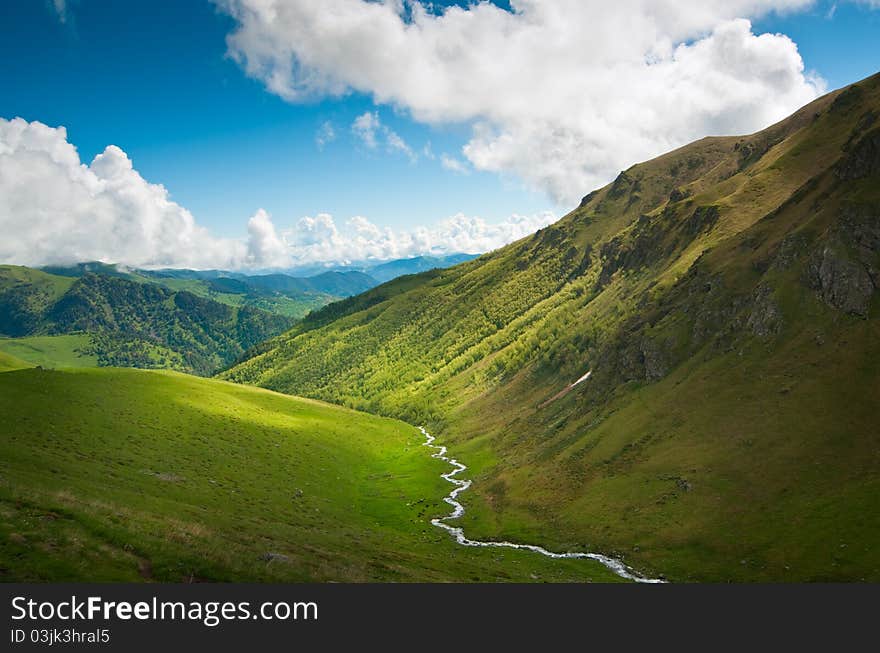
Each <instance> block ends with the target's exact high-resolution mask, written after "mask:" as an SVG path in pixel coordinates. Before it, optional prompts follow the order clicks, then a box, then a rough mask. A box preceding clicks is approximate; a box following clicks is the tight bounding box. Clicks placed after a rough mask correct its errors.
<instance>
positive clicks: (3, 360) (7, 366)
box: [0, 351, 33, 372]
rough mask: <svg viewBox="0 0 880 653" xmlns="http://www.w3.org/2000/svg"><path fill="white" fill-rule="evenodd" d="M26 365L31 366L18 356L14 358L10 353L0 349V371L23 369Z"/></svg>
mask: <svg viewBox="0 0 880 653" xmlns="http://www.w3.org/2000/svg"><path fill="white" fill-rule="evenodd" d="M28 367H33V365H31V364H30V363H28V362H27V361H23V360H21V359H20V358H16V357H15V356H12V355H11V354H7V353H6V352H4V351H0V372H11V371H12V370H23V369H25V368H28Z"/></svg>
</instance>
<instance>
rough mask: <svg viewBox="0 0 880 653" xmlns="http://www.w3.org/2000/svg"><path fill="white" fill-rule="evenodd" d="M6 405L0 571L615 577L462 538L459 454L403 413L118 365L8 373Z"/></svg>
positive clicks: (0, 376) (13, 574)
mask: <svg viewBox="0 0 880 653" xmlns="http://www.w3.org/2000/svg"><path fill="white" fill-rule="evenodd" d="M19 365H20V363H16V362H15V361H14V360H13V359H11V358H9V357H6V356H2V357H0V369H7V370H8V369H9V368H15V367H18V366H19ZM0 414H2V415H3V422H2V429H0V579H2V580H3V581H138V580H142V581H171V582H190V581H520V582H535V581H554V582H558V581H588V580H593V581H615V580H619V579H618V578H617V577H616V576H614V575H613V574H611V572H609V571H608V570H607V569H605V568H604V567H603V566H601V565H599V564H598V563H595V562H593V561H589V560H563V561H557V560H549V559H546V558H542V557H541V556H537V555H535V554H532V553H528V552H520V551H507V550H491V549H469V548H464V547H461V546H459V545H457V544H455V543H454V542H453V541H452V540H451V539H450V538H449V537H448V536H447V534H446V533H444V532H442V531H440V530H439V529H436V528H434V527H433V526H432V525H431V524H430V523H429V521H430V519H431V518H432V517H435V516H439V515H444V514H446V513H447V512H448V506H447V505H446V504H445V503H443V502H442V501H441V499H442V497H443V496H444V495H445V494H447V493H448V492H449V489H450V487H451V486H450V485H449V484H448V483H447V482H445V481H444V480H442V479H441V478H440V474H441V473H443V472H445V471H447V470H448V469H449V468H448V466H447V465H446V464H445V463H442V462H441V461H438V460H434V459H432V458H431V457H430V451H429V450H428V449H427V448H426V447H424V446H422V443H423V438H422V436H421V434H420V433H419V432H418V431H417V429H415V428H414V427H413V426H410V425H408V424H405V423H403V422H400V421H397V420H393V419H387V418H382V417H376V416H372V415H367V414H364V413H360V412H356V411H353V410H348V409H345V408H340V407H336V406H331V405H328V404H324V403H321V402H317V401H312V400H307V399H297V398H292V397H288V396H284V395H279V394H276V393H273V392H270V391H267V390H262V389H256V388H248V387H242V386H236V385H233V384H230V383H226V382H222V381H214V380H206V379H200V378H196V377H192V376H187V375H183V374H179V373H174V372H158V371H144V370H133V369H112V368H100V369H76V370H73V369H70V370H60V371H56V370H46V369H36V368H30V369H17V370H10V371H4V372H2V373H0ZM463 498H464V500H465V502H466V500H467V496H466V495H465V496H464V497H463Z"/></svg>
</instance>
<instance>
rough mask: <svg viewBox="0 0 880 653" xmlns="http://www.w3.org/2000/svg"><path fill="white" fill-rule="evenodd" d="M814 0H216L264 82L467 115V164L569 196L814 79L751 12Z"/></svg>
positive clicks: (297, 91) (736, 125)
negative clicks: (438, 3)
mask: <svg viewBox="0 0 880 653" xmlns="http://www.w3.org/2000/svg"><path fill="white" fill-rule="evenodd" d="M811 1H812V0H621V1H620V2H616V3H614V5H613V7H609V5H608V4H607V3H601V2H584V1H583V0H512V1H511V2H510V6H511V9H512V10H511V11H507V10H505V9H502V8H500V7H498V6H495V5H493V4H490V3H486V2H481V3H476V4H473V5H469V6H467V7H459V6H452V7H447V8H443V9H439V10H437V9H435V8H433V6H432V5H431V4H430V3H426V2H418V1H416V0H410V1H409V2H401V1H400V0H384V1H378V2H366V1H363V0H325V1H324V2H320V3H316V2H312V1H311V0H215V2H216V3H217V4H218V5H219V6H220V7H221V9H223V10H224V11H226V12H227V13H229V14H230V15H232V16H233V17H234V18H235V20H236V21H237V28H236V29H235V31H234V32H233V33H231V34H230V35H229V37H228V45H229V51H230V53H231V54H232V56H233V57H234V58H235V59H236V60H237V61H238V62H239V63H240V64H241V65H242V67H243V68H244V70H245V71H246V73H247V74H248V75H250V76H252V77H255V78H257V79H260V80H262V81H263V83H264V84H265V85H266V87H267V89H268V90H270V91H271V92H273V93H275V94H277V95H279V96H281V97H283V98H285V99H287V100H289V101H293V102H296V101H302V100H305V99H308V98H313V97H320V96H340V95H343V94H345V93H347V92H350V91H352V90H354V91H358V92H363V93H368V94H371V95H372V96H373V98H374V99H375V101H376V102H377V103H379V104H389V105H393V106H395V107H397V108H400V109H404V110H407V111H408V112H409V113H410V115H411V116H412V117H413V118H414V119H416V120H418V121H422V122H426V123H445V122H458V123H467V124H470V125H472V128H473V134H472V138H471V139H470V141H469V142H468V144H467V145H466V146H465V147H464V150H463V155H464V156H465V157H466V158H467V160H468V161H469V163H470V164H471V165H472V166H473V167H475V168H477V169H481V170H490V171H496V172H499V173H502V174H514V175H517V176H519V177H520V178H522V179H523V180H525V181H526V182H528V183H529V184H530V185H532V186H534V187H537V188H541V189H543V190H545V191H546V192H548V193H549V194H550V195H551V196H552V197H553V198H554V199H556V200H557V201H559V202H564V203H571V202H574V201H576V200H577V199H579V198H580V197H581V196H582V195H583V194H584V192H585V191H586V190H589V189H590V188H593V187H596V186H598V185H600V184H602V183H604V182H606V181H607V180H609V179H610V178H612V177H613V176H614V175H615V174H616V173H617V172H618V171H619V170H621V169H623V168H626V167H628V166H629V165H630V164H632V163H634V162H636V161H639V160H644V159H647V158H650V157H652V156H655V155H658V154H660V153H662V152H664V151H666V150H669V149H671V148H674V147H676V146H679V145H682V144H684V143H686V142H689V141H691V140H694V139H696V138H699V137H702V136H705V135H707V134H721V133H742V132H751V131H754V130H757V129H759V128H761V127H764V126H766V125H768V124H770V123H772V122H774V121H776V120H778V119H781V118H783V117H784V116H786V115H788V114H789V113H791V112H792V111H793V110H795V109H796V108H798V107H799V106H801V105H803V104H805V103H807V102H809V101H810V100H812V99H814V98H815V97H816V96H817V95H819V94H820V93H821V92H823V91H824V84H823V82H822V81H821V80H820V79H818V78H816V77H813V76H811V75H809V74H807V73H805V71H804V65H803V61H802V59H801V57H800V55H799V53H798V50H797V46H796V45H795V44H794V42H792V41H791V40H790V39H789V38H788V37H786V36H784V35H781V34H755V33H754V32H753V31H752V27H751V23H750V22H749V20H747V19H749V18H755V17H759V16H761V15H764V14H766V13H767V12H770V11H793V10H798V9H802V8H805V7H807V6H809V5H810V4H811ZM866 1H867V2H874V1H875V0H866ZM367 115H369V114H367ZM375 117H377V116H375ZM375 133H376V132H375V131H374V134H375Z"/></svg>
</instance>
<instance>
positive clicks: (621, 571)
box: [418, 373, 665, 583]
mask: <svg viewBox="0 0 880 653" xmlns="http://www.w3.org/2000/svg"><path fill="white" fill-rule="evenodd" d="M586 376H589V373H587V375H586ZM580 380H583V379H580ZM580 380H579V381H580ZM418 428H419V431H421V432H422V435H424V436H425V443H424V446H426V447H430V448H431V449H436V452H435V453H433V454H431V457H432V458H438V459H440V460H443V461H445V462H447V463H449V464H450V465H451V466H452V471H450V472H446V473H445V474H442V478H444V479H446V480H447V481H449V482H450V483H452V484H453V485H454V486H455V487H454V488H453V489H452V491H451V492H450V493H449V494H448V495H446V496H445V497H443V500H444V501H445V502H446V503H448V504H449V505H450V506H452V512H451V513H449V514H448V515H446V516H445V517H438V518H436V519H432V520H431V523H432V524H433V525H434V526H436V527H437V528H442V529H443V530H444V531H446V532H448V533H449V534H450V535H452V537H453V538H455V541H456V542H458V543H459V544H461V545H462V546H475V547H487V548H488V547H495V548H500V549H526V550H528V551H532V552H533V553H537V554H540V555H542V556H546V557H548V558H588V559H590V560H595V561H597V562H599V563H601V564H603V565H605V566H606V567H608V569H610V570H611V571H613V572H614V573H615V574H617V575H618V576H620V577H621V578H626V579H627V580H631V581H635V582H636V583H663V582H665V581H664V580H662V579H660V578H648V577H646V576H642V575H641V574H639V573H638V572H636V571H634V570H633V569H631V568H630V567H628V566H627V565H625V564H624V563H623V562H621V561H620V560H617V559H616V558H611V557H609V556H606V555H602V554H601V553H580V552H570V553H554V552H553V551H548V550H547V549H545V548H544V547H542V546H538V545H536V544H517V543H515V542H503V541H502V542H489V541H481V540H471V539H468V538H467V537H466V536H465V534H464V529H462V528H461V527H459V526H451V525H450V524H448V523H447V522H448V521H451V520H454V519H458V518H459V517H461V516H462V515H463V514H464V506H463V505H462V504H461V502H460V501H458V495H459V494H461V493H462V492H464V491H465V490H467V489H468V488H469V487H470V486H471V482H472V481H471V480H470V479H460V478H455V476H456V475H457V474H459V473H461V472H463V471H465V470H466V469H467V465H463V464H462V463H460V462H458V461H457V460H456V459H455V458H451V457H449V456H447V455H446V454H447V449H446V447H444V446H442V445H437V444H434V440H435V439H436V438H435V437H434V436H433V435H431V434H430V433H428V432H427V431H426V430H425V428H424V427H422V426H420V427H418Z"/></svg>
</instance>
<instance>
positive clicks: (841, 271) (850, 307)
mask: <svg viewBox="0 0 880 653" xmlns="http://www.w3.org/2000/svg"><path fill="white" fill-rule="evenodd" d="M807 282H808V283H809V285H810V287H811V288H813V289H814V290H816V291H817V292H818V293H819V296H820V297H821V298H822V300H823V301H824V302H825V303H826V304H828V305H829V306H833V307H834V308H836V309H838V310H841V311H844V312H845V313H849V314H851V315H858V316H860V317H867V316H868V305H869V303H870V301H871V295H872V294H873V293H874V282H873V281H872V280H871V276H870V275H869V274H868V270H867V269H866V268H865V266H864V265H863V264H862V263H861V262H857V261H853V260H852V259H851V258H849V257H848V256H847V255H846V254H845V253H844V251H843V247H842V246H840V245H837V246H834V245H826V246H824V247H822V248H821V250H819V251H817V252H816V253H815V254H814V255H813V256H812V257H811V259H810V262H809V264H808V265H807Z"/></svg>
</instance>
